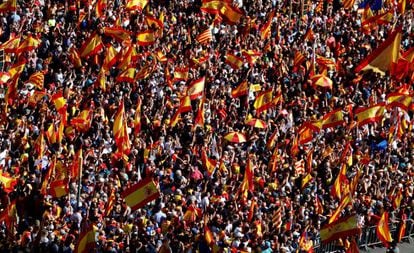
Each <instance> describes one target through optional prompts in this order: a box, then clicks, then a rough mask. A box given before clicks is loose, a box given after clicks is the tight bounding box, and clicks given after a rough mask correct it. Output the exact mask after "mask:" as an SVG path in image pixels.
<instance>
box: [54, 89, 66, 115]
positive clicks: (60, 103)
mask: <svg viewBox="0 0 414 253" xmlns="http://www.w3.org/2000/svg"><path fill="white" fill-rule="evenodd" d="M52 101H53V104H54V105H55V108H56V111H58V112H61V111H62V110H65V109H66V99H65V98H64V97H63V92H62V91H58V92H57V93H55V94H54V95H53V96H52Z"/></svg>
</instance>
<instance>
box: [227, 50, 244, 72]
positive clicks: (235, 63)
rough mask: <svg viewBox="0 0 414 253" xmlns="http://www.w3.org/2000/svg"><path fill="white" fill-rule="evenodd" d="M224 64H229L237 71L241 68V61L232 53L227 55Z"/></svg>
mask: <svg viewBox="0 0 414 253" xmlns="http://www.w3.org/2000/svg"><path fill="white" fill-rule="evenodd" d="M226 63H227V64H229V65H230V66H231V67H232V68H234V69H239V68H241V66H243V59H242V58H240V57H238V56H236V55H234V54H232V53H227V54H226Z"/></svg>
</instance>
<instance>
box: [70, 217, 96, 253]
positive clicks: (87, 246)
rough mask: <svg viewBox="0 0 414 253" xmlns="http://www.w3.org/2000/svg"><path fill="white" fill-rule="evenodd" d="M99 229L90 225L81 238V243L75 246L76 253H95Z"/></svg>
mask: <svg viewBox="0 0 414 253" xmlns="http://www.w3.org/2000/svg"><path fill="white" fill-rule="evenodd" d="M97 231H98V229H97V228H96V227H95V226H94V225H93V224H90V225H89V227H88V228H87V229H86V230H85V231H83V232H82V233H81V234H80V236H79V241H78V242H77V243H76V246H75V253H86V252H93V251H94V250H95V248H96V236H97Z"/></svg>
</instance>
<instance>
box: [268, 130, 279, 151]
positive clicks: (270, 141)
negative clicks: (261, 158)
mask: <svg viewBox="0 0 414 253" xmlns="http://www.w3.org/2000/svg"><path fill="white" fill-rule="evenodd" d="M278 133H279V131H277V129H276V130H275V131H273V133H272V135H270V137H269V139H268V140H267V142H266V147H267V149H268V150H271V149H272V148H274V147H275V145H276V141H277V137H278Z"/></svg>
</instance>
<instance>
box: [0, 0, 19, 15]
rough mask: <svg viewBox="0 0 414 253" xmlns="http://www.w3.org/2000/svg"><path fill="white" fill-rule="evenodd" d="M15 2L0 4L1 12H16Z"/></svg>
mask: <svg viewBox="0 0 414 253" xmlns="http://www.w3.org/2000/svg"><path fill="white" fill-rule="evenodd" d="M16 6H17V0H8V1H5V2H3V3H2V4H0V13H1V12H13V11H16Z"/></svg>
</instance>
